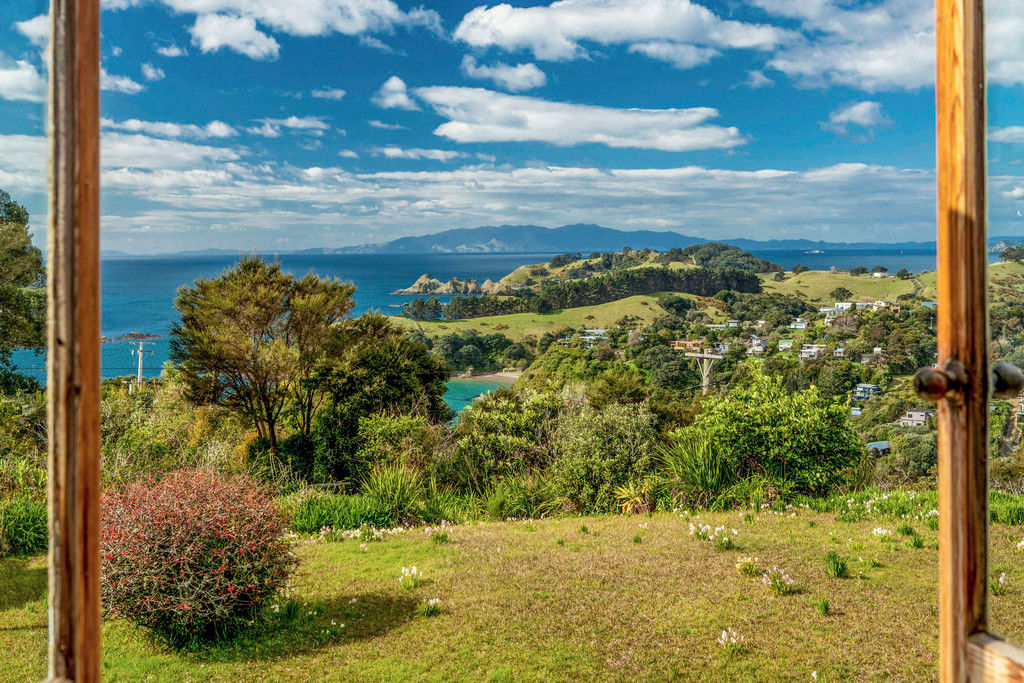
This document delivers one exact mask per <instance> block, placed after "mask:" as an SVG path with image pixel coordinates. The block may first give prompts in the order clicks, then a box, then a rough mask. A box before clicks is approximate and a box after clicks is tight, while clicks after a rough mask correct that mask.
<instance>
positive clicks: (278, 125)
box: [245, 116, 331, 138]
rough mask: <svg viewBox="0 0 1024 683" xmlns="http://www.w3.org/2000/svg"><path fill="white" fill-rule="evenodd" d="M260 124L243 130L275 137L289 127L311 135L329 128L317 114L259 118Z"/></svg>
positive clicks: (266, 136)
mask: <svg viewBox="0 0 1024 683" xmlns="http://www.w3.org/2000/svg"><path fill="white" fill-rule="evenodd" d="M257 123H259V124H260V125H258V126H250V127H249V128H246V129H245V132H247V133H251V134H253V135H262V136H263V137H265V138H276V137H280V136H281V130H282V129H285V128H286V129H289V130H295V131H301V132H305V133H309V134H311V135H317V136H319V135H323V134H324V131H328V130H330V129H331V127H330V125H328V124H327V123H325V122H324V120H323V119H322V118H320V117H319V116H289V117H288V118H284V119H271V118H268V119H259V120H258V121H257Z"/></svg>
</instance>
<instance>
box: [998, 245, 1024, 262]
mask: <svg viewBox="0 0 1024 683" xmlns="http://www.w3.org/2000/svg"><path fill="white" fill-rule="evenodd" d="M999 258H1000V259H1002V260H1003V261H1018V262H1020V261H1024V247H1021V246H1018V245H1013V246H1012V247H1007V248H1006V249H1003V250H1002V251H1001V252H999Z"/></svg>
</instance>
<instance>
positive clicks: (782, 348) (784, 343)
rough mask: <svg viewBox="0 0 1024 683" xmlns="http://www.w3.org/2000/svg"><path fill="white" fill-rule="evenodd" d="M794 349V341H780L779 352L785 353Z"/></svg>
mask: <svg viewBox="0 0 1024 683" xmlns="http://www.w3.org/2000/svg"><path fill="white" fill-rule="evenodd" d="M791 348H793V340H792V339H780V340H779V351H785V350H786V349H791Z"/></svg>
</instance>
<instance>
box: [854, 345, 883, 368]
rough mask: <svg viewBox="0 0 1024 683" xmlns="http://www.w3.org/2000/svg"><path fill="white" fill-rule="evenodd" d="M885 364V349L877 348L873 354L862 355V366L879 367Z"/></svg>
mask: <svg viewBox="0 0 1024 683" xmlns="http://www.w3.org/2000/svg"><path fill="white" fill-rule="evenodd" d="M884 362H885V349H883V348H882V347H881V346H876V347H875V348H874V349H873V350H872V351H871V353H864V354H861V357H860V364H861V365H878V364H879V363H884Z"/></svg>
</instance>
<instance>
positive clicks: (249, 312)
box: [170, 256, 355, 455]
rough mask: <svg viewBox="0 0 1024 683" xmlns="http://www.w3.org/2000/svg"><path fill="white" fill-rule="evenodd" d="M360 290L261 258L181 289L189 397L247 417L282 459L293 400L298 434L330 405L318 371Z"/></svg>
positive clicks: (179, 329)
mask: <svg viewBox="0 0 1024 683" xmlns="http://www.w3.org/2000/svg"><path fill="white" fill-rule="evenodd" d="M354 292H355V286H354V285H352V284H351V283H342V282H339V281H338V280H337V279H329V280H328V279H321V278H318V277H316V276H315V275H313V274H310V275H307V276H306V277H304V278H302V279H296V278H295V277H294V276H292V275H289V274H287V273H285V272H283V271H282V270H281V264H279V263H268V262H267V261H265V260H264V259H262V258H260V257H257V256H248V257H244V258H242V259H241V260H240V261H239V262H238V263H237V264H236V265H235V266H234V267H233V268H232V269H230V270H228V271H227V272H225V273H224V274H223V275H221V276H219V277H216V278H212V279H208V280H196V282H195V283H194V286H193V287H183V288H181V289H180V290H179V291H178V297H177V299H176V301H175V304H174V305H175V308H176V309H177V311H178V313H179V314H180V316H181V317H180V320H179V321H178V322H176V323H174V324H173V325H172V326H171V339H170V357H171V361H172V362H174V363H175V364H176V365H177V366H178V369H179V372H180V377H181V380H182V382H183V383H184V384H185V386H186V387H187V396H188V398H189V399H190V400H192V401H193V402H195V403H197V404H200V405H202V404H214V405H222V406H226V407H228V408H230V409H232V410H235V411H237V412H239V413H240V414H242V415H244V416H245V417H246V418H247V419H249V420H251V421H252V422H253V423H254V424H255V425H256V428H257V430H258V432H259V434H260V436H265V437H267V438H268V439H269V442H270V448H271V451H272V452H273V453H274V454H275V455H277V452H278V431H279V423H280V422H281V420H282V415H283V413H284V411H285V409H286V408H287V407H288V406H289V403H291V404H292V409H293V413H294V421H295V423H296V425H297V427H298V429H299V431H301V432H302V433H303V434H306V435H308V434H309V430H310V428H311V426H312V419H313V413H314V410H315V408H316V406H317V405H319V404H320V403H321V402H322V400H323V388H322V382H321V381H319V380H318V376H317V369H318V367H319V365H320V363H321V361H322V360H323V359H324V357H325V356H326V355H327V354H328V351H329V350H330V349H331V347H332V346H335V345H336V344H337V341H338V339H337V330H336V329H335V324H336V323H338V322H339V321H341V320H342V319H343V318H344V317H345V315H347V314H348V312H349V310H350V309H351V308H352V306H353V301H352V294H353V293H354Z"/></svg>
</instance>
